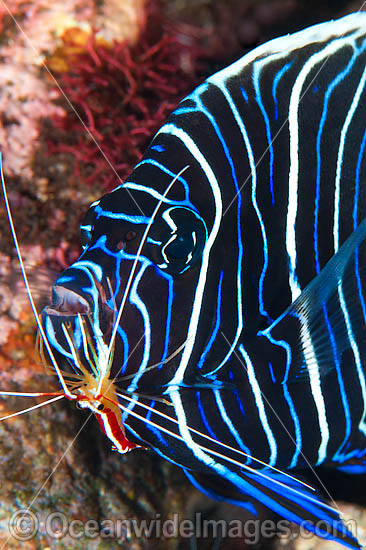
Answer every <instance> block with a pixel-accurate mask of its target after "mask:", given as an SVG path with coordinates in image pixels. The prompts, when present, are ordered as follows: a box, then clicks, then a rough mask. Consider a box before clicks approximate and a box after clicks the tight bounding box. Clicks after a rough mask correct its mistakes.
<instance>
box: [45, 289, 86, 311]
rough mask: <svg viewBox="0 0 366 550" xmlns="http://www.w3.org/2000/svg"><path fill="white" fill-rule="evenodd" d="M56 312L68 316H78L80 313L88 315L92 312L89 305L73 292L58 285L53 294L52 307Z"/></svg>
mask: <svg viewBox="0 0 366 550" xmlns="http://www.w3.org/2000/svg"><path fill="white" fill-rule="evenodd" d="M50 309H52V310H53V311H54V312H57V313H60V314H67V315H76V314H78V313H81V314H83V313H88V312H89V311H90V308H89V304H88V302H87V301H86V300H85V298H83V297H82V296H80V294H78V293H77V292H74V291H73V290H70V289H68V288H65V287H63V286H58V285H56V286H55V287H54V288H53V293H52V306H51V308H50Z"/></svg>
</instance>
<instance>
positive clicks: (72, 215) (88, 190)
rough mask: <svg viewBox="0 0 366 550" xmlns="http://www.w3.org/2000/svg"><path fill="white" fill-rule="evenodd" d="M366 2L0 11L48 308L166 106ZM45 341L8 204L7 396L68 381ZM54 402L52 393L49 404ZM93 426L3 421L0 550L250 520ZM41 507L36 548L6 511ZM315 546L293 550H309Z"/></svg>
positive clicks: (173, 3) (3, 74) (29, 245)
mask: <svg viewBox="0 0 366 550" xmlns="http://www.w3.org/2000/svg"><path fill="white" fill-rule="evenodd" d="M145 4H146V5H145ZM346 4H347V5H346ZM360 4H361V2H358V3H357V2H352V4H351V3H349V2H348V3H346V2H338V3H334V5H333V6H331V5H330V3H329V2H326V1H322V0H318V2H306V1H305V0H286V1H283V2H281V1H279V0H256V1H255V0H246V1H241V0H197V1H195V2H192V1H190V0H166V1H165V2H160V3H157V2H155V1H154V2H152V1H148V0H146V2H144V1H143V0H123V2H122V1H120V0H104V1H99V0H53V1H52V2H49V1H48V0H33V1H31V2H29V1H28V0H7V2H6V4H4V3H1V2H0V32H1V41H0V78H1V89H0V141H1V150H2V152H3V154H4V159H5V160H4V167H5V173H6V176H7V184H8V190H9V198H10V201H11V204H12V208H13V214H14V218H15V223H16V227H17V230H18V233H19V237H20V240H21V243H22V251H23V254H24V259H25V264H26V269H27V272H28V275H29V279H30V284H31V287H32V289H33V291H34V295H35V299H36V304H37V307H38V309H40V308H41V307H42V306H43V305H44V304H45V303H47V302H48V301H49V293H50V287H51V284H52V280H53V279H54V278H55V274H56V273H57V272H59V271H60V270H62V269H64V268H65V267H66V266H67V265H68V264H69V263H70V262H72V261H73V259H75V258H76V257H77V255H78V253H79V250H80V249H79V244H78V221H79V219H80V217H81V216H82V214H83V212H84V211H85V209H86V208H87V206H88V204H89V203H90V202H91V201H92V200H94V199H95V198H97V197H98V196H99V195H100V194H101V193H102V192H103V191H104V190H105V189H108V188H111V187H113V186H114V185H115V184H117V182H118V180H119V179H120V178H123V177H125V176H126V175H127V173H128V172H129V170H130V169H131V168H132V166H133V164H134V163H135V162H137V161H138V159H139V158H140V156H141V154H142V152H143V149H144V148H145V146H146V145H147V143H148V142H149V140H150V139H151V137H152V135H153V133H154V132H155V130H156V129H157V128H158V127H159V125H160V124H161V123H162V122H163V121H164V119H165V117H166V116H167V114H168V113H169V111H170V110H172V109H173V108H174V107H175V105H176V104H177V102H178V101H179V100H180V98H181V97H183V96H184V95H185V94H186V93H187V92H188V91H189V90H190V89H191V88H193V87H194V86H195V85H196V84H197V83H198V81H199V80H200V79H202V78H203V76H204V75H206V74H208V73H210V72H213V71H215V70H218V69H219V68H220V67H222V66H224V65H226V64H227V63H228V62H230V61H231V60H233V59H234V58H235V57H239V55H241V54H242V53H243V50H246V49H248V48H250V47H253V46H255V45H256V44H257V43H259V42H261V41H263V40H264V39H266V38H268V37H270V36H274V35H276V34H279V33H281V32H289V31H293V30H295V29H296V28H299V27H300V26H304V25H306V24H310V23H311V22H315V21H316V20H318V19H319V18H323V19H325V18H327V17H336V16H338V15H341V10H349V9H350V8H349V7H348V6H351V5H352V9H357V8H358V7H360ZM8 10H10V13H9V11H8ZM11 14H12V15H13V16H14V17H15V20H14V19H13V18H12V16H11ZM44 63H45V65H46V66H47V68H49V69H50V70H51V71H52V74H53V75H54V76H55V77H56V81H57V83H58V85H59V86H57V85H56V81H55V80H54V79H53V78H52V77H51V76H50V73H48V72H47V71H46V70H45V68H44ZM61 90H62V91H61ZM62 92H64V93H65V96H66V97H65V96H64V95H62ZM67 100H69V101H71V102H72V104H73V107H74V109H75V110H76V111H77V113H78V115H79V116H80V118H78V117H77V116H76V114H75V111H74V110H73V109H72V108H71V105H70V103H68V101H67ZM85 127H86V128H87V129H88V132H87V131H86V128H85ZM93 138H94V139H95V141H94V139H93ZM99 147H100V149H101V150H102V151H103V153H104V155H105V156H103V154H102V152H101V150H100V149H99ZM105 157H107V158H108V161H109V162H107V161H106V158H105ZM112 166H113V169H112ZM35 336H36V330H35V323H34V319H33V317H32V314H31V310H30V307H29V305H28V301H27V295H26V292H25V290H24V286H23V282H22V278H21V274H20V270H19V266H18V262H17V260H16V258H15V255H14V250H13V245H12V241H11V237H10V233H9V229H8V224H7V220H6V214H5V211H4V207H3V203H2V202H1V203H0V363H1V369H0V388H1V390H19V391H23V392H24V391H50V390H51V391H52V390H53V389H57V383H56V381H55V378H54V377H52V376H50V375H48V374H47V373H46V372H45V370H44V368H43V366H42V365H39V364H38V363H37V362H36V360H35V353H34V342H35ZM42 399H47V398H37V400H36V401H37V402H38V403H40V402H41V401H42ZM33 404H34V400H31V399H25V398H9V399H1V400H0V416H5V415H7V414H10V413H12V412H14V411H17V410H19V409H21V408H23V407H30V406H32V405H33ZM86 420H87V416H86V415H85V414H84V413H80V411H76V410H75V408H74V406H73V404H70V403H67V402H65V400H62V401H60V402H57V403H54V404H52V405H49V406H47V407H45V408H40V409H38V410H35V411H33V412H31V413H30V414H28V415H22V416H19V417H17V418H13V419H9V420H8V421H5V422H2V423H0V456H1V461H0V464H1V467H0V486H1V493H2V499H1V500H2V502H1V504H0V547H4V548H7V549H8V548H9V549H10V550H12V549H14V550H15V549H18V548H24V549H25V550H28V549H32V550H33V549H39V548H43V549H45V548H50V549H52V550H53V549H56V548H57V549H58V550H59V549H63V548H70V549H76V548H83V549H84V548H86V549H90V550H95V549H100V550H102V549H104V548H108V549H109V550H114V548H116V549H117V548H119V549H124V548H126V549H127V548H128V549H130V550H131V549H136V550H140V549H143V548H144V549H150V548H151V549H153V548H159V549H161V548H164V549H167V550H170V549H171V550H173V549H177V550H178V549H179V550H183V549H184V548H192V545H190V542H189V540H179V539H178V538H177V537H167V538H166V539H165V540H156V539H153V538H151V539H146V538H144V537H138V536H137V535H136V534H132V535H131V536H129V537H127V538H126V536H125V537H124V538H123V537H120V538H118V537H113V536H110V537H107V536H106V537H105V538H104V539H103V537H100V536H96V537H94V538H93V537H89V538H88V537H85V536H84V537H82V536H81V537H77V536H74V537H72V536H70V535H69V534H65V536H63V535H62V536H61V535H57V533H56V535H55V536H53V537H52V536H50V535H49V534H47V530H46V527H45V526H46V524H47V517H49V514H50V513H53V512H60V513H61V514H65V517H68V518H70V519H76V520H82V521H84V520H87V519H93V520H96V521H97V522H100V521H102V520H103V519H106V518H109V519H112V520H113V519H124V518H133V519H138V520H141V519H147V520H151V519H153V518H154V517H156V514H160V515H161V516H160V517H161V519H166V518H171V517H172V516H173V514H174V513H179V514H181V516H180V519H183V518H184V517H185V516H187V517H190V516H191V515H192V514H193V513H194V512H195V511H196V510H201V511H202V510H203V511H204V513H205V514H206V516H207V517H208V518H210V517H216V518H219V517H225V518H230V517H236V515H235V514H239V513H238V512H237V510H236V511H234V509H233V508H231V507H230V506H228V505H225V506H223V507H217V506H216V504H215V503H212V502H211V501H208V499H205V497H202V496H201V495H199V494H198V493H197V492H196V491H195V490H194V489H193V488H191V487H190V486H189V484H188V482H186V481H184V476H183V475H182V473H181V472H180V471H179V470H177V469H176V468H174V467H173V466H171V465H170V464H168V463H165V462H163V461H161V460H160V459H159V458H158V457H156V456H155V455H153V454H152V453H148V452H138V451H136V452H133V453H130V454H129V455H127V456H123V457H121V456H119V455H117V454H114V453H111V452H110V449H109V444H108V442H107V441H106V440H105V438H104V436H103V434H102V433H101V432H100V430H99V427H98V426H97V423H96V421H95V420H94V419H90V420H88V421H87V425H86V427H85V428H83V424H84V423H85V421H86ZM80 430H81V432H80V435H79V431H80ZM142 472H143V475H142ZM29 506H30V507H31V510H32V511H33V512H34V513H36V515H37V517H38V519H39V520H40V522H41V523H40V527H39V530H38V533H37V535H36V536H35V537H31V538H30V539H29V540H25V539H24V540H19V539H17V538H16V537H14V536H10V534H9V528H8V522H9V518H10V517H12V514H14V513H15V512H17V510H19V509H22V508H28V507H29ZM344 509H345V510H346V507H344ZM357 513H359V514H360V518H359V519H360V522H361V523H362V524H364V523H366V522H365V518H364V511H363V510H362V509H361V508H357V510H356V508H352V510H350V515H351V516H353V517H355V515H356V514H357ZM362 514H363V515H362ZM239 516H240V514H239ZM240 517H242V516H240ZM56 527H57V521H56ZM122 534H123V533H122ZM361 536H362V535H361ZM192 544H194V543H192ZM212 544H213V542H212V540H199V541H198V542H197V546H198V545H199V547H200V548H201V549H206V548H207V549H208V548H212ZM236 544H237V545H238V546H239V547H242V541H232V540H229V541H225V540H224V541H222V543H221V545H220V550H224V549H225V548H230V550H233V549H234V548H235V547H236V546H235V545H236ZM304 544H305V543H304V541H297V542H296V546H297V547H298V549H299V550H304ZM263 545H264V543H263ZM263 545H261V546H263ZM321 545H323V546H324V545H326V543H324V542H321V541H319V540H318V539H316V540H315V539H311V541H309V545H308V546H307V548H310V547H314V548H315V547H319V546H321ZM284 546H285V547H286V548H289V549H290V548H291V549H292V548H295V542H294V541H293V540H289V541H284V540H280V541H276V547H278V549H279V548H280V547H284ZM193 547H194V546H193Z"/></svg>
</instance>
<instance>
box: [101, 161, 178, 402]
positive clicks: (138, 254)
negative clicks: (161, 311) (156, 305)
mask: <svg viewBox="0 0 366 550" xmlns="http://www.w3.org/2000/svg"><path fill="white" fill-rule="evenodd" d="M188 168H189V164H187V166H185V167H184V168H182V170H180V172H178V174H177V175H176V176H175V177H174V178H173V179H172V181H171V182H170V184H169V185H168V187H167V188H166V190H165V191H164V193H163V195H162V197H161V199H160V200H159V202H158V204H157V205H156V207H155V209H154V211H153V213H152V216H151V218H150V220H149V223H148V224H147V226H146V229H145V231H144V233H143V235H142V238H141V241H140V244H139V247H138V249H137V252H136V258H135V259H134V262H133V264H132V267H131V271H130V275H129V277H128V280H127V284H126V288H125V291H124V294H123V298H122V301H121V305H120V307H119V310H118V314H117V317H116V321H115V324H114V327H113V331H112V335H111V339H110V342H109V346H108V350H107V358H109V356H110V354H111V351H112V349H113V345H114V341H115V338H116V334H117V330H118V326H119V322H120V320H121V317H122V313H123V310H124V307H125V304H126V300H127V297H128V294H129V292H130V288H131V285H132V281H133V276H134V274H135V271H136V267H137V263H138V261H139V259H140V256H141V252H142V248H143V246H144V244H145V242H146V239H147V236H148V233H149V231H150V228H151V226H152V224H153V222H154V219H155V217H156V215H157V213H158V210H159V208H160V206H161V205H162V203H163V201H164V198H165V197H166V196H167V194H168V193H169V191H170V189H171V188H172V187H173V185H174V184H175V182H176V181H177V180H178V179H179V177H180V176H181V175H182V174H183V172H185V171H186V170H187V169H188ZM101 387H102V377H101V378H100V380H99V383H98V388H97V395H98V393H100V389H101Z"/></svg>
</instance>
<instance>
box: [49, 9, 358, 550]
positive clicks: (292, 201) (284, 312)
mask: <svg viewBox="0 0 366 550" xmlns="http://www.w3.org/2000/svg"><path fill="white" fill-rule="evenodd" d="M365 146H366V13H356V14H352V15H349V16H347V17H344V18H343V19H339V20H337V21H331V22H327V23H323V24H320V25H316V26H313V27H310V28H309V29H306V30H304V31H302V32H298V33H296V34H293V35H291V36H284V37H282V38H278V39H275V40H272V41H270V42H268V43H266V44H263V45H262V46H260V47H258V48H256V49H255V50H253V51H251V52H250V53H248V54H247V55H245V56H244V57H243V58H241V59H239V60H238V61H237V62H235V63H234V64H233V65H231V66H229V67H227V68H226V69H224V70H222V71H220V72H219V73H217V74H215V75H213V76H211V77H210V78H208V79H207V80H206V81H205V82H204V83H203V84H202V85H201V86H199V87H198V88H197V89H196V90H195V91H194V92H192V93H191V94H190V95H189V96H188V97H187V98H185V99H184V100H183V101H182V102H181V103H180V105H179V106H178V108H177V109H176V110H175V111H174V112H173V113H172V115H171V116H170V117H169V119H168V120H167V122H166V124H164V126H163V127H162V128H161V129H160V130H159V132H158V133H157V135H156V136H155V138H154V139H153V141H152V143H151V145H150V147H149V148H148V150H147V151H146V153H145V155H144V157H143V159H142V161H141V162H140V163H139V164H138V165H137V166H136V167H135V169H134V171H133V172H132V174H131V176H130V177H129V179H128V181H126V182H125V183H123V184H122V185H120V186H118V187H117V188H116V189H115V190H114V191H112V192H111V193H109V194H107V195H105V196H104V197H102V198H101V199H100V200H98V201H96V202H95V203H94V204H92V205H91V207H90V210H89V212H88V214H87V216H86V218H85V221H84V222H83V224H82V227H81V230H82V235H83V241H84V252H83V254H82V255H81V257H80V258H79V259H78V260H77V261H76V262H75V263H74V264H73V265H71V266H70V267H69V268H68V269H67V270H66V271H65V272H64V273H63V274H62V275H61V276H60V277H59V279H58V280H57V281H56V283H55V286H54V298H53V304H52V305H51V306H50V307H48V308H46V309H45V311H44V313H43V326H44V329H45V333H46V335H47V340H48V343H49V345H50V349H49V355H53V360H54V362H55V363H56V365H57V368H56V370H57V373H58V375H59V378H60V382H61V384H62V386H63V391H64V392H65V394H66V395H67V396H68V397H69V398H70V399H77V400H78V401H79V403H80V405H81V406H84V407H88V408H89V409H91V410H92V411H93V412H95V414H96V415H97V417H98V419H99V421H100V424H101V425H102V428H103V429H104V431H105V432H106V434H107V435H108V437H109V438H110V439H111V441H112V442H113V444H114V446H115V447H116V448H117V450H118V451H120V452H124V451H126V450H129V449H131V448H132V447H134V446H136V445H138V446H143V447H149V448H152V449H153V450H155V451H156V452H157V453H158V454H160V455H162V456H163V457H165V458H166V459H168V460H170V461H171V462H173V463H175V464H177V465H179V466H181V467H182V468H184V470H185V471H186V473H187V476H188V477H189V479H190V480H191V481H192V482H193V483H195V484H196V485H197V486H198V487H200V488H201V489H202V490H203V491H204V492H205V493H207V494H208V495H210V496H212V497H214V498H218V499H220V498H221V499H224V500H228V501H231V502H235V503H236V504H238V505H239V506H243V507H247V508H248V509H249V510H251V511H254V510H255V507H254V505H253V502H254V501H259V502H261V503H262V504H264V505H265V506H267V507H268V508H270V509H272V510H274V511H275V512H277V513H278V514H280V515H281V516H283V517H285V518H288V519H289V520H291V521H294V522H296V523H302V522H303V521H307V522H308V523H307V526H308V528H309V529H310V530H311V531H314V532H316V533H317V534H318V535H320V536H323V537H325V538H331V539H334V540H337V541H339V542H343V543H344V544H345V545H347V546H349V547H350V548H358V547H359V545H358V542H357V541H356V540H355V539H354V538H353V536H352V535H351V534H350V533H349V532H348V531H347V529H346V527H345V526H344V524H343V523H342V522H341V521H340V519H339V516H338V513H337V512H336V511H335V510H333V508H331V507H330V506H328V504H326V503H325V501H323V500H322V498H321V497H320V496H319V495H318V494H317V493H316V492H314V491H312V490H311V488H309V487H308V486H305V485H304V484H302V483H301V482H299V481H297V480H296V479H294V478H292V477H290V476H289V475H288V473H289V472H291V473H294V474H296V470H297V469H304V468H312V467H316V466H319V465H326V466H328V467H332V468H337V469H340V470H344V471H347V472H354V473H361V472H362V473H366V306H365V299H366V284H365V281H366V255H365V252H366V248H365V247H366V244H365V241H366V221H365V217H366V160H365ZM279 470H280V471H279ZM318 520H325V522H326V524H327V525H328V526H330V529H327V528H326V527H325V526H324V525H325V524H324V523H322V526H321V527H319V526H317V522H318Z"/></svg>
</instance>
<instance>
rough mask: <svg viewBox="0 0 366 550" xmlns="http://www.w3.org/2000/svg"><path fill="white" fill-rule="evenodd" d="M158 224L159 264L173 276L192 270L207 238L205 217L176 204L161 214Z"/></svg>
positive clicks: (156, 241)
mask: <svg viewBox="0 0 366 550" xmlns="http://www.w3.org/2000/svg"><path fill="white" fill-rule="evenodd" d="M154 225H155V224H154ZM156 226H157V227H155V228H154V229H157V228H158V230H159V231H158V233H157V236H158V237H159V239H156V240H155V243H156V244H158V243H159V244H160V249H159V258H158V261H157V262H156V263H157V266H158V267H159V268H160V269H163V270H164V271H166V272H167V273H170V274H172V275H179V274H182V273H184V272H185V271H187V270H188V269H190V268H191V267H192V266H193V265H194V264H195V263H196V261H197V260H198V259H199V258H200V257H201V254H202V251H203V248H204V246H205V243H206V240H207V229H206V225H205V223H204V221H203V219H202V218H201V217H200V216H199V215H198V214H197V213H196V212H194V211H193V210H191V209H189V208H185V207H173V208H168V209H167V210H166V211H165V212H164V213H163V214H162V216H161V219H160V221H158V222H157V224H156ZM152 242H154V241H152Z"/></svg>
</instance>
